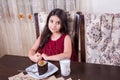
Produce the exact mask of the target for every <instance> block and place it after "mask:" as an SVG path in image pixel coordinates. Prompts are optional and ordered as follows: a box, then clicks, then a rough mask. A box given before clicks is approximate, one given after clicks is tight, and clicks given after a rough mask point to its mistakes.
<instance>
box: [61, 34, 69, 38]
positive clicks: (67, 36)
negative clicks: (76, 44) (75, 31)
mask: <svg viewBox="0 0 120 80" xmlns="http://www.w3.org/2000/svg"><path fill="white" fill-rule="evenodd" d="M62 36H63V37H64V38H67V39H68V38H69V39H70V35H69V34H63V35H62Z"/></svg>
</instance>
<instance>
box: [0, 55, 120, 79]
mask: <svg viewBox="0 0 120 80" xmlns="http://www.w3.org/2000/svg"><path fill="white" fill-rule="evenodd" d="M52 63H53V64H55V65H56V66H57V67H58V68H59V70H58V71H57V72H56V73H54V74H53V75H55V76H56V77H60V76H61V74H60V67H59V66H60V65H59V62H58V61H52ZM32 64H33V62H31V61H30V60H29V58H28V57H23V56H12V55H5V56H3V57H2V58H0V80H8V77H10V76H14V75H16V74H18V73H19V72H18V70H24V69H25V68H27V67H28V66H30V65H32ZM69 77H71V78H72V80H78V79H80V80H120V67H119V66H110V65H100V64H90V63H79V62H71V74H70V75H69V76H67V77H64V78H69Z"/></svg>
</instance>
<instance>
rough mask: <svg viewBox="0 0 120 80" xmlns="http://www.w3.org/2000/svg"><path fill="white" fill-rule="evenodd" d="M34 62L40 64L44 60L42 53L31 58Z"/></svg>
mask: <svg viewBox="0 0 120 80" xmlns="http://www.w3.org/2000/svg"><path fill="white" fill-rule="evenodd" d="M30 59H31V60H32V61H33V62H38V61H39V60H40V59H42V56H41V54H40V53H38V52H37V53H36V54H34V55H33V56H31V58H30Z"/></svg>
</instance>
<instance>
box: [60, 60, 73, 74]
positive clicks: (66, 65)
mask: <svg viewBox="0 0 120 80" xmlns="http://www.w3.org/2000/svg"><path fill="white" fill-rule="evenodd" d="M70 62H71V61H70V59H63V60H60V61H59V63H60V70H61V75H62V76H68V75H70V72H71V69H70Z"/></svg>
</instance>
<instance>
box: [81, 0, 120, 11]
mask: <svg viewBox="0 0 120 80" xmlns="http://www.w3.org/2000/svg"><path fill="white" fill-rule="evenodd" d="M119 3H120V0H81V2H80V5H81V6H80V8H81V11H82V12H83V13H119V12H120V4H119Z"/></svg>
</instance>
